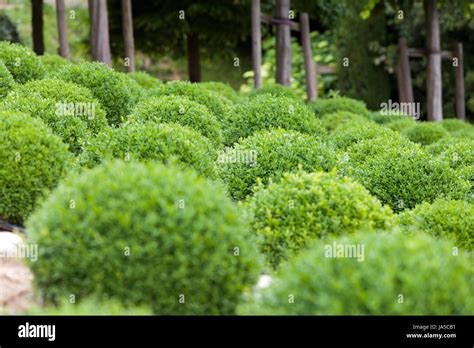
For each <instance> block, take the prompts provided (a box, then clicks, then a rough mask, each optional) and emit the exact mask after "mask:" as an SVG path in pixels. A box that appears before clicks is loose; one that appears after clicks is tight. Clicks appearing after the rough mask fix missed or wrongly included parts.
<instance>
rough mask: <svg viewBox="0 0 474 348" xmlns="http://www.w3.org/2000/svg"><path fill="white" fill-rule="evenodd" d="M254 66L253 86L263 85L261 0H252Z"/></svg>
mask: <svg viewBox="0 0 474 348" xmlns="http://www.w3.org/2000/svg"><path fill="white" fill-rule="evenodd" d="M251 11H252V13H251V16H252V66H253V87H254V88H260V87H262V71H261V69H262V67H261V66H262V33H261V28H260V26H261V24H260V17H261V10H260V0H252V7H251Z"/></svg>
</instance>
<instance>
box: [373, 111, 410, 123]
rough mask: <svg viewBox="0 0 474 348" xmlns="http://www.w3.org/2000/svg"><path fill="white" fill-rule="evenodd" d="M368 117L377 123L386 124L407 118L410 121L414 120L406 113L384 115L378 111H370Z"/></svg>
mask: <svg viewBox="0 0 474 348" xmlns="http://www.w3.org/2000/svg"><path fill="white" fill-rule="evenodd" d="M369 117H370V119H371V120H372V121H374V122H375V123H378V124H387V123H392V122H395V121H399V120H408V121H411V122H415V120H413V118H412V117H411V116H408V115H403V114H395V115H394V114H392V113H390V114H388V115H385V114H382V113H381V112H380V111H374V112H371V113H370V115H369Z"/></svg>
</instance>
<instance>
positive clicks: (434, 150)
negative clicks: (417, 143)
mask: <svg viewBox="0 0 474 348" xmlns="http://www.w3.org/2000/svg"><path fill="white" fill-rule="evenodd" d="M464 142H468V143H469V142H470V140H465V139H459V138H455V137H447V138H442V139H440V140H438V141H437V142H435V143H433V144H431V145H429V146H427V147H426V149H427V150H428V151H429V152H430V153H431V154H433V155H436V156H437V155H440V154H442V153H443V152H444V151H446V150H447V149H448V148H450V147H451V146H456V145H458V144H462V143H464Z"/></svg>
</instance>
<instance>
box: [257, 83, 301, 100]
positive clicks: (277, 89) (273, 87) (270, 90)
mask: <svg viewBox="0 0 474 348" xmlns="http://www.w3.org/2000/svg"><path fill="white" fill-rule="evenodd" d="M262 94H271V95H275V96H279V97H287V98H291V99H295V100H298V101H299V102H301V101H302V99H301V98H300V97H298V95H297V94H296V93H295V91H294V90H292V89H291V88H290V87H286V86H283V85H280V84H278V83H274V84H270V85H265V86H263V87H261V88H257V89H252V91H251V92H250V93H249V95H248V97H249V98H253V97H255V96H258V95H262Z"/></svg>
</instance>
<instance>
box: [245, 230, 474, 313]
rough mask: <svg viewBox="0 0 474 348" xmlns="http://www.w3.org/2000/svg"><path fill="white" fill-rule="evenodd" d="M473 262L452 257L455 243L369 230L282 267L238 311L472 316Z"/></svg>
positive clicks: (326, 244) (329, 241)
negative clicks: (264, 286)
mask: <svg viewBox="0 0 474 348" xmlns="http://www.w3.org/2000/svg"><path fill="white" fill-rule="evenodd" d="M351 252H352V254H351ZM350 256H352V257H350ZM471 257H472V256H471V255H469V254H468V253H466V252H460V253H459V255H453V245H452V242H449V241H445V240H437V239H435V238H434V237H431V236H429V235H427V234H425V233H418V234H414V235H412V236H407V235H406V234H404V233H400V232H398V233H393V232H392V233H388V232H383V233H373V232H372V231H368V232H365V233H364V232H359V233H356V234H353V235H347V236H343V237H334V238H328V239H326V240H324V241H317V242H315V244H314V245H313V246H312V247H311V248H310V249H307V250H305V251H304V252H302V253H301V254H300V255H298V256H297V257H296V258H295V259H294V260H292V261H291V262H290V263H288V264H287V265H285V266H284V267H282V269H280V270H279V272H278V274H277V275H276V276H275V278H274V279H273V281H272V283H271V284H270V286H269V287H268V288H266V289H263V291H261V292H258V293H256V294H255V296H253V298H252V299H250V300H249V301H248V303H247V304H246V305H243V306H241V307H239V312H240V313H241V314H259V315H267V314H272V315H463V314H464V315H470V314H471V315H472V313H473V312H474V297H473V296H471V295H472V289H473V288H474V268H473V267H472V260H471ZM290 295H292V297H290Z"/></svg>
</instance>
